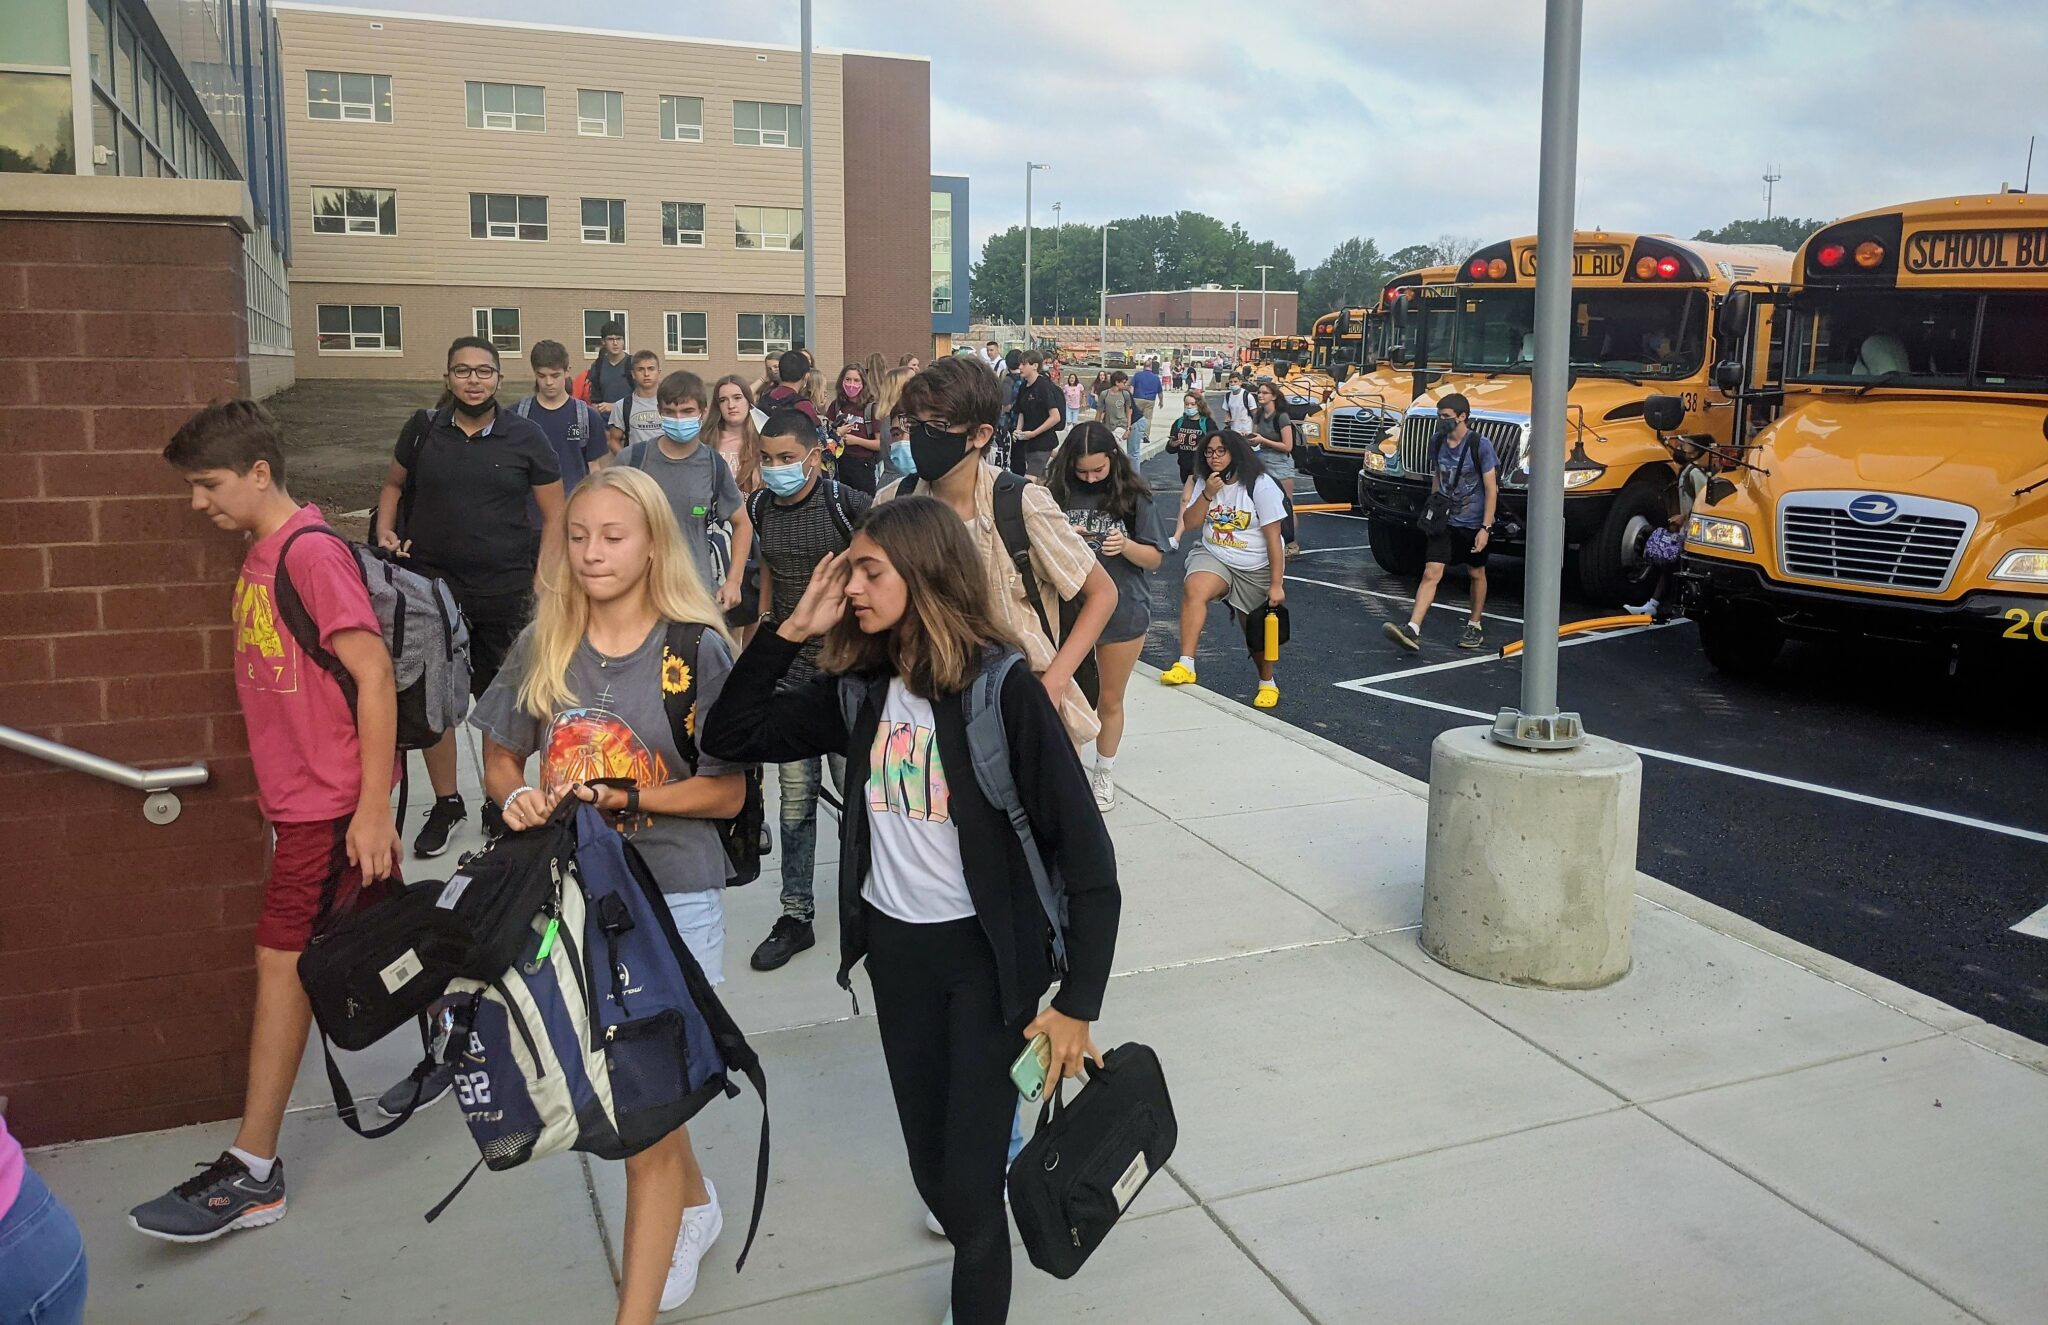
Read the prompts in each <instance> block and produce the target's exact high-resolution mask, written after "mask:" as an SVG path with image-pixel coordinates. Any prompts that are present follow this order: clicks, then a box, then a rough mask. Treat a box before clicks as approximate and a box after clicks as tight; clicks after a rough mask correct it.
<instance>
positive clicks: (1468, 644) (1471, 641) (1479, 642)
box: [1458, 621, 1486, 649]
mask: <svg viewBox="0 0 2048 1325" xmlns="http://www.w3.org/2000/svg"><path fill="white" fill-rule="evenodd" d="M1485 643H1486V631H1485V630H1483V629H1482V628H1481V627H1480V625H1479V623H1478V622H1477V621H1467V622H1466V623H1465V629H1464V631H1463V632H1462V633H1461V634H1459V636H1458V647H1459V648H1461V649H1477V648H1480V647H1482V646H1483V645H1485Z"/></svg>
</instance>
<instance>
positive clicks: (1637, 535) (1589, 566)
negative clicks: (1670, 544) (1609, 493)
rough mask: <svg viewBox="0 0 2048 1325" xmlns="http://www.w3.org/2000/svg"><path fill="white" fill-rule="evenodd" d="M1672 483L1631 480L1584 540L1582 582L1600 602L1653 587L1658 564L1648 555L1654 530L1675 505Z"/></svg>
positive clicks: (1633, 595) (1621, 600)
mask: <svg viewBox="0 0 2048 1325" xmlns="http://www.w3.org/2000/svg"><path fill="white" fill-rule="evenodd" d="M1675 491H1676V489H1675V488H1674V487H1673V485H1671V484H1670V483H1654V482H1643V483H1631V484H1629V485H1628V486H1627V487H1625V488H1623V489H1622V490H1621V492H1620V493H1619V494H1618V495H1617V496H1616V497H1615V499H1614V505H1613V506H1611V507H1609V508H1608V510H1607V518H1606V519H1605V520H1603V521H1601V522H1600V528H1599V529H1598V530H1597V531H1596V532H1595V533H1594V534H1593V536H1592V537H1591V538H1589V539H1587V540H1586V541H1585V542H1583V543H1581V544H1579V556H1578V562H1579V586H1580V588H1581V589H1582V590H1583V591H1584V592H1585V595H1586V597H1588V598H1590V599H1592V600H1593V601H1594V602H1596V603H1606V604H1620V603H1626V602H1630V601H1632V600H1633V599H1635V598H1637V597H1640V596H1642V595H1644V594H1647V593H1648V592H1649V588H1650V585H1651V584H1652V583H1654V582H1655V581H1656V578H1657V568H1656V567H1655V566H1652V565H1651V564H1650V563H1649V562H1648V561H1647V560H1645V559H1644V557H1643V547H1644V545H1645V544H1646V543H1647V542H1648V541H1649V538H1650V533H1651V531H1652V530H1655V529H1658V528H1661V527H1663V525H1664V523H1665V522H1666V521H1667V520H1669V519H1670V518H1671V512H1672V511H1673V510H1674V509H1676V508H1675V507H1674V506H1673V505H1672V500H1673V496H1674V494H1675Z"/></svg>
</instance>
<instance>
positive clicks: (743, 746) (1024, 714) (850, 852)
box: [702, 629, 1123, 1021]
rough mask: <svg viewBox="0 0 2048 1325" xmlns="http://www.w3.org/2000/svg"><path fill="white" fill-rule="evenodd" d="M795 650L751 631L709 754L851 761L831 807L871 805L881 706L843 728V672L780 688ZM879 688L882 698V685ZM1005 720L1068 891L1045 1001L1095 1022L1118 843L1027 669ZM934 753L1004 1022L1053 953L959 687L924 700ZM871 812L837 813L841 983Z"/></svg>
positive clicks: (1006, 702)
mask: <svg viewBox="0 0 2048 1325" xmlns="http://www.w3.org/2000/svg"><path fill="white" fill-rule="evenodd" d="M801 647H802V646H801V645H797V644H792V643H790V642H789V641H788V640H786V639H784V638H782V636H781V635H779V634H777V633H776V632H775V631H773V630H768V629H763V630H761V631H759V632H758V633H756V635H755V636H754V642H753V643H752V644H749V645H748V646H747V649H746V651H745V652H744V653H742V654H740V656H739V660H738V661H737V662H735V663H734V664H733V669H732V672H731V673H730V674H729V675H728V676H727V677H726V679H725V689H724V691H723V692H721V694H720V695H719V699H718V703H717V704H716V705H715V706H713V708H712V710H711V714H710V716H709V717H708V718H706V719H705V722H704V730H703V736H702V741H703V745H704V749H705V751H706V752H707V753H709V754H711V755H714V756H716V757H717V758H720V759H728V760H732V761H735V762H740V763H756V762H759V763H782V762H785V761H790V760H797V759H813V758H816V757H817V756H819V755H821V754H842V753H843V754H844V755H845V756H846V779H845V781H844V783H843V784H842V785H841V786H840V789H839V791H840V803H841V804H843V805H846V806H848V807H859V806H862V805H864V804H866V801H867V790H866V789H867V781H868V752H869V750H870V748H871V747H872V746H873V745H874V738H875V728H876V727H877V726H879V725H880V722H881V714H880V712H879V711H878V710H877V709H876V707H875V704H874V703H873V702H870V703H868V704H867V705H865V706H864V707H863V708H862V710H861V714H860V717H859V719H858V720H857V721H856V722H855V724H854V729H853V730H852V731H851V732H849V731H848V730H847V729H846V726H845V723H844V722H843V721H842V720H841V718H840V713H839V678H838V677H836V676H826V675H820V676H817V677H814V678H813V679H812V680H810V681H809V682H807V683H806V684H803V685H800V686H796V687H794V688H790V689H785V690H782V691H780V692H778V691H777V689H776V687H777V684H778V683H779V682H780V681H781V680H782V676H783V673H785V672H786V671H788V670H789V665H790V663H791V662H792V661H793V660H794V659H795V658H796V656H797V653H798V651H799V650H800V648H801ZM876 693H877V694H879V693H880V690H879V689H878V690H877V692H876ZM1000 702H1001V705H1002V711H1003V729H1004V731H1005V732H1007V733H1008V735H1009V738H1010V768H1011V771H1012V773H1013V774H1014V775H1015V777H1016V781H1017V794H1018V796H1019V798H1020V799H1021V800H1022V801H1023V802H1024V810H1025V813H1026V814H1028V815H1029V816H1030V818H1031V828H1032V832H1033V834H1034V835H1035V836H1036V837H1037V839H1038V845H1039V849H1040V850H1041V851H1043V852H1044V853H1045V854H1046V857H1047V864H1048V866H1050V865H1052V864H1053V863H1054V862H1057V864H1058V867H1059V871H1060V873H1061V875H1062V876H1063V878H1064V879H1065V882H1066V891H1067V899H1068V901H1067V907H1068V917H1067V965H1068V971H1067V976H1066V979H1065V980H1063V981H1062V982H1061V983H1060V991H1059V993H1058V994H1057V995H1055V996H1054V997H1053V1000H1052V1005H1053V1006H1054V1007H1055V1008H1057V1009H1059V1010H1060V1011H1061V1012H1063V1013H1065V1014H1066V1015H1068V1016H1070V1017H1074V1018H1077V1019H1079V1020H1081V1021H1094V1020H1095V1019H1096V1018H1097V1017H1098V1016H1099V1015H1100V1014H1101V1011H1102V994H1103V989H1104V987H1105V986H1106V985H1107V984H1108V983H1109V968H1110V964H1111V962H1112V960H1113V959H1114V958H1115V955H1116V929H1117V918H1118V916H1119V915H1120V914H1121V912H1122V909H1123V897H1122V894H1121V893H1119V892H1118V890H1117V883H1116V850H1115V848H1114V847H1113V846H1112V845H1111V844H1110V840H1109V830H1108V829H1107V828H1105V827H1104V826H1103V823H1102V813H1101V811H1099V810H1097V809H1096V808H1095V800H1094V796H1093V794H1092V792H1091V791H1090V790H1089V786H1088V777H1087V775H1086V774H1085V773H1084V772H1083V771H1082V769H1081V760H1080V758H1079V756H1077V755H1076V754H1075V753H1074V746H1073V742H1072V741H1071V740H1069V739H1068V737H1067V732H1066V728H1065V727H1064V726H1062V725H1061V723H1060V718H1059V714H1058V713H1057V712H1055V711H1054V709H1053V706H1052V700H1051V698H1050V697H1048V696H1047V695H1046V693H1045V687H1044V686H1042V685H1040V684H1039V683H1038V680H1037V678H1035V677H1034V676H1032V675H1031V673H1030V672H1029V671H1027V670H1026V669H1024V668H1022V667H1018V668H1014V669H1012V670H1011V672H1010V674H1009V675H1008V676H1007V677H1006V678H1004V682H1003V692H1002V696H1001V700H1000ZM932 713H933V716H934V719H935V721H936V723H937V727H938V730H937V732H936V733H935V736H936V739H937V741H938V744H939V758H940V760H941V762H943V763H944V765H945V766H946V768H947V769H948V770H949V771H948V775H947V779H946V780H947V785H948V788H949V789H950V791H951V794H952V805H953V822H954V823H955V824H956V825H957V826H958V827H959V830H960V858H961V863H962V865H963V866H964V867H965V873H966V875H967V891H968V894H969V895H970V896H971V897H972V898H973V899H974V910H975V915H976V918H977V919H979V920H980V922H981V928H982V932H983V933H984V934H986V935H987V936H988V942H989V947H990V948H991V949H992V950H993V951H994V953H995V962H996V983H997V986H998V994H999V995H1000V997H1001V999H1002V1006H1003V1015H1004V1016H1005V1017H1006V1018H1015V1017H1019V1016H1022V1015H1023V1014H1024V1013H1025V1012H1027V1011H1029V1010H1031V1009H1034V1008H1036V1007H1037V1005H1038V1000H1039V998H1040V997H1041V996H1042V995H1043V994H1044V993H1045V991H1046V990H1047V988H1049V987H1050V986H1051V984H1052V976H1053V971H1052V952H1051V946H1050V944H1049V942H1048V940H1047V931H1046V921H1045V912H1044V910H1043V909H1042V908H1041V907H1040V905H1039V901H1038V894H1037V893H1036V892H1035V891H1034V890H1033V888H1032V884H1031V872H1030V869H1029V867H1028V866H1027V865H1026V864H1025V862H1024V849H1023V847H1022V846H1020V845H1019V844H1018V842H1017V837H1016V834H1015V832H1014V831H1012V829H1011V827H1010V821H1009V820H1008V819H1007V818H1005V817H1004V815H1003V814H1002V812H1001V811H999V810H997V809H996V808H995V807H994V806H992V805H990V804H989V802H988V799H987V798H986V797H985V796H983V795H982V794H981V787H980V786H979V785H978V784H977V783H976V782H975V779H974V775H973V774H972V773H971V772H969V771H968V770H970V769H972V768H973V766H974V765H973V761H972V759H971V758H970V757H969V755H968V752H967V723H966V719H965V717H964V716H963V715H962V711H961V700H960V696H959V695H957V694H951V695H939V696H936V697H934V698H933V699H932ZM869 858H870V857H869V844H868V816H867V815H866V814H864V813H860V812H859V811H858V810H857V809H849V812H847V813H843V814H841V815H840V816H839V952H840V957H839V983H840V985H841V986H848V985H850V972H851V971H852V970H853V967H854V964H855V963H857V962H858V961H860V959H861V958H862V957H863V956H865V955H866V953H867V934H866V927H865V925H864V924H863V919H862V915H861V885H862V884H863V883H864V882H865V881H866V880H867V874H868V865H869Z"/></svg>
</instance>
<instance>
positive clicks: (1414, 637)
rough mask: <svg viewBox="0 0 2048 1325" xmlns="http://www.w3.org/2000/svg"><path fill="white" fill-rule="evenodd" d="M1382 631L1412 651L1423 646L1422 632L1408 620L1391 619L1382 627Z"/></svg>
mask: <svg viewBox="0 0 2048 1325" xmlns="http://www.w3.org/2000/svg"><path fill="white" fill-rule="evenodd" d="M1380 633H1381V634H1383V635H1385V636H1386V637H1387V638H1388V639H1390V640H1392V641H1394V643H1396V644H1398V645H1400V646H1401V647H1402V648H1404V649H1406V650H1408V651H1409V652H1410V653H1414V652H1416V651H1417V650H1419V649H1420V648H1421V647H1422V632H1421V631H1419V630H1417V629H1416V628H1415V627H1414V626H1412V625H1410V624H1408V623H1407V622H1406V621H1389V622H1388V623H1387V624H1386V625H1384V626H1382V627H1380Z"/></svg>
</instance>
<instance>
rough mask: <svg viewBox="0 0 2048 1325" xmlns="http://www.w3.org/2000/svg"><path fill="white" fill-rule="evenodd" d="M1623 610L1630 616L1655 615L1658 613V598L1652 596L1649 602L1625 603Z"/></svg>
mask: <svg viewBox="0 0 2048 1325" xmlns="http://www.w3.org/2000/svg"><path fill="white" fill-rule="evenodd" d="M1621 610H1622V611H1624V612H1626V613H1628V614H1629V615H1630V616H1655V615H1657V600H1656V599H1654V598H1652V599H1650V600H1648V601H1647V602H1641V603H1623V604H1622V605H1621Z"/></svg>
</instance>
